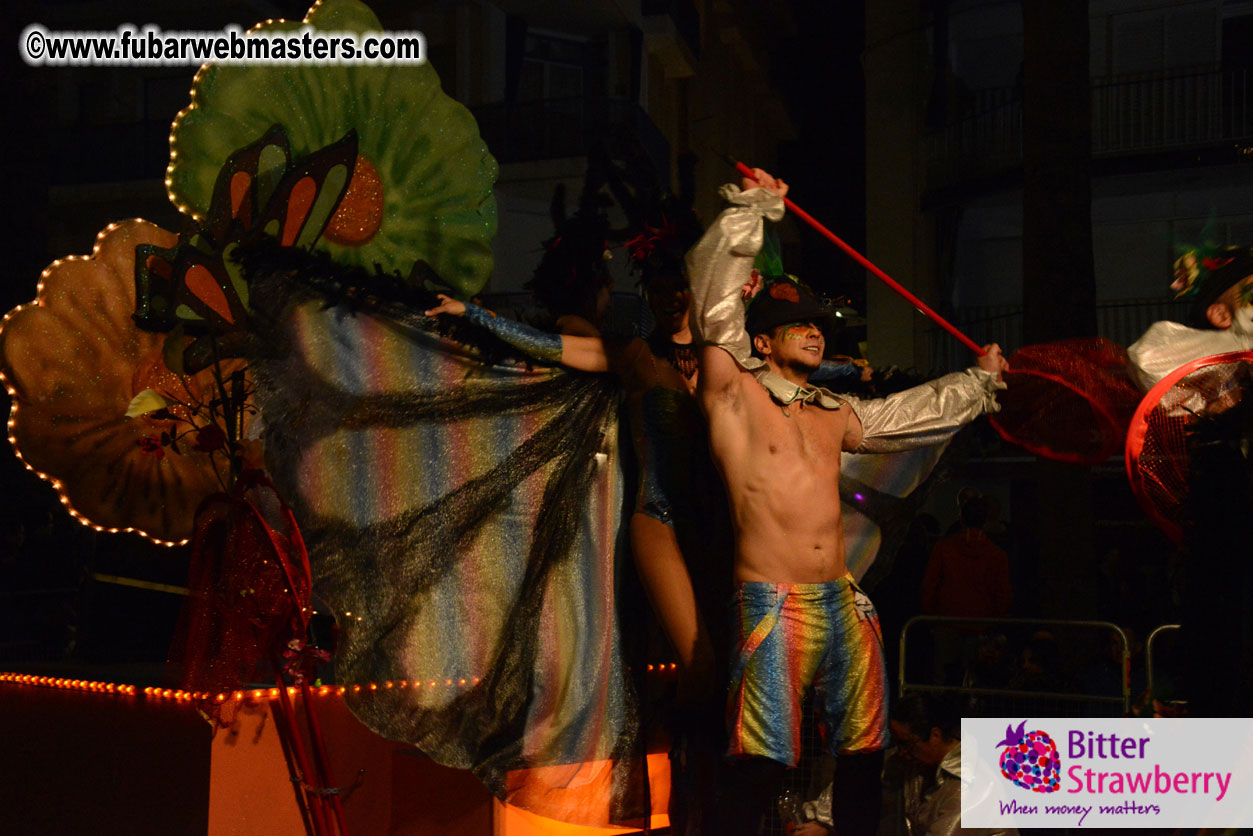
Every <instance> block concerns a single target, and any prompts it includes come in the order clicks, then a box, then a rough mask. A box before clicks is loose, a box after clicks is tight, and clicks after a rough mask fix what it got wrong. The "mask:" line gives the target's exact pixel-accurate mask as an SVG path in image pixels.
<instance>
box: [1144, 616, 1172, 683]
mask: <svg viewBox="0 0 1253 836" xmlns="http://www.w3.org/2000/svg"><path fill="white" fill-rule="evenodd" d="M1178 629H1179V625H1178V624H1162V625H1161V626H1159V627H1155V628H1153V632H1151V633H1149V637H1148V638H1147V639H1145V641H1144V668H1145V672H1146V675H1147V677H1148V690H1149V693H1150V694H1153V695H1156V694H1157V690H1156V688H1155V687H1154V685H1155V682H1156V680H1155V679H1154V673H1155V670H1154V663H1153V648H1154V646H1155V643H1156V642H1159V641H1160V640H1161V638H1162V637H1164V636H1165V635H1166V634H1167V633H1174V632H1175V631H1177V630H1178Z"/></svg>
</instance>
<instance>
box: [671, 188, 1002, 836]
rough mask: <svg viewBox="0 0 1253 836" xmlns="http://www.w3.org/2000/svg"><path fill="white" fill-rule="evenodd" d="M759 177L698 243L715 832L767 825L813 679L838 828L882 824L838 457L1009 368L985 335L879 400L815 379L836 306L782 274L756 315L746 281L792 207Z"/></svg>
mask: <svg viewBox="0 0 1253 836" xmlns="http://www.w3.org/2000/svg"><path fill="white" fill-rule="evenodd" d="M754 175H755V177H756V182H754V181H753V180H748V179H745V180H744V182H743V187H744V189H743V190H742V191H741V190H740V189H737V188H736V187H734V186H728V187H724V188H723V191H722V194H723V196H724V197H725V198H726V199H727V200H728V201H729V202H730V203H731V204H732V205H731V206H730V207H729V208H728V209H726V210H725V211H724V212H723V213H722V214H721V215H720V216H719V217H718V219H717V220H716V221H715V222H714V224H713V225H712V226H711V227H710V229H709V231H708V232H707V233H706V234H705V237H704V238H703V239H702V240H701V242H700V243H699V244H698V245H697V246H696V247H695V248H694V249H693V250H692V251H691V252H690V253H689V254H688V272H689V275H690V277H691V280H692V294H693V326H694V330H695V332H696V334H697V337H698V339H699V340H700V342H701V343H702V347H701V370H702V374H701V378H700V383H699V389H698V397H699V399H700V402H701V405H702V408H703V409H704V410H705V412H706V415H707V416H708V420H709V427H710V428H709V432H710V442H711V448H712V452H713V457H714V462H715V464H716V465H717V467H718V469H719V471H720V472H721V474H722V477H723V481H724V483H725V484H726V487H727V494H728V497H729V499H730V503H731V514H732V521H733V525H734V530H735V558H734V575H735V580H736V582H737V583H738V587H739V588H738V591H737V593H736V596H735V599H734V601H733V607H734V608H735V612H734V616H733V617H734V618H735V620H736V622H737V623H738V627H739V635H738V636H737V637H736V643H735V649H734V651H733V652H732V656H731V664H732V676H731V683H730V689H729V695H728V702H727V720H728V734H729V737H730V745H729V747H728V754H729V755H730V756H731V757H733V758H735V763H734V765H733V767H732V768H731V769H730V770H728V772H729V776H728V780H727V782H726V784H725V786H724V791H725V794H724V806H723V813H724V814H725V816H726V818H725V823H724V826H723V827H722V829H721V830H720V832H722V833H756V832H757V828H758V825H759V823H760V819H761V814H762V812H763V810H764V809H765V807H766V806H767V805H768V803H769V799H770V797H771V795H772V791H773V789H774V787H775V785H776V779H777V778H778V777H779V773H780V772H781V771H782V769H783V768H784V767H786V766H794V765H795V764H796V763H797V760H798V758H799V749H800V719H801V718H800V703H801V693H802V691H803V689H804V688H806V687H807V686H809V685H813V686H814V687H815V689H816V691H817V693H818V700H819V706H820V709H821V713H822V718H823V724H824V726H825V729H826V734H825V737H826V746H827V750H828V752H829V753H830V754H831V755H833V756H835V755H838V756H839V761H838V765H837V767H836V777H835V784H834V787H835V789H834V807H835V809H834V816H833V818H834V821H835V824H836V829H837V831H838V832H839V833H840V834H842V836H849V834H873V833H875V831H876V829H877V825H878V818H879V802H878V798H879V795H880V784H879V773H880V768H881V766H882V758H883V749H884V747H885V746H886V744H887V719H886V718H887V705H886V702H887V681H886V671H885V669H884V661H883V648H882V638H881V634H880V632H879V626H878V619H877V616H876V615H875V611H874V607H873V605H872V604H871V603H870V600H869V599H868V598H867V597H866V596H865V594H864V593H863V592H862V591H861V590H860V589H859V588H858V587H857V585H856V583H855V582H854V581H853V579H852V577H851V576H850V575H849V573H848V571H847V568H846V565H845V553H844V538H843V532H842V526H841V518H840V497H839V491H838V483H839V468H840V453H841V451H843V450H848V451H855V452H878V451H882V452H887V451H895V450H902V449H908V448H911V447H921V446H927V445H933V444H936V443H938V442H941V441H944V440H945V439H947V438H948V437H950V436H951V435H952V434H953V433H955V432H956V431H957V430H958V429H960V428H961V427H962V426H963V425H965V424H966V423H969V422H970V421H972V420H974V419H975V418H977V417H978V416H979V415H981V414H982V413H983V412H985V411H987V410H993V409H995V408H996V406H995V404H996V401H995V392H996V391H997V390H998V389H1000V388H1003V386H1004V384H1003V383H1002V382H1001V380H1000V373H1001V371H1003V370H1004V369H1005V368H1006V364H1005V361H1004V359H1003V358H1002V357H1001V353H1000V348H999V347H998V346H996V345H990V346H988V347H987V348H986V353H985V354H984V356H982V357H980V358H979V365H978V367H976V368H971V369H969V370H967V371H965V372H959V373H956V374H951V375H947V376H945V377H942V378H939V379H938V380H934V381H931V382H930V383H927V384H924V385H922V386H918V387H915V388H913V389H909V390H906V391H904V392H899V393H897V394H894V395H892V396H890V397H888V398H884V399H879V400H870V401H861V400H858V399H856V398H851V397H847V398H840V397H837V396H835V395H834V394H832V393H831V392H829V391H828V390H825V389H820V388H815V387H812V386H810V385H809V383H808V381H809V376H810V374H811V372H812V371H813V370H814V369H816V368H817V367H818V365H819V363H820V361H821V358H822V353H823V347H824V341H823V336H822V331H821V330H820V329H819V328H818V325H817V323H818V322H820V321H822V320H823V319H825V318H826V316H827V312H826V311H825V310H824V309H823V308H822V306H821V305H820V304H819V303H818V301H817V299H816V298H815V297H814V296H813V294H812V293H811V292H810V291H809V290H808V289H807V288H805V287H804V286H802V285H800V284H799V283H797V282H794V281H792V280H790V279H789V278H787V277H779V278H776V279H774V280H773V281H772V282H769V283H768V284H767V286H766V288H765V289H764V290H762V291H761V292H760V293H759V294H757V297H756V298H755V299H754V300H753V303H752V305H751V306H750V308H749V309H748V312H747V322H746V318H745V311H744V307H743V302H742V301H741V289H742V287H743V286H744V285H745V284H746V281H747V280H749V279H750V274H751V266H752V259H753V257H754V256H755V255H756V254H757V252H758V250H759V249H760V248H761V244H762V219H763V217H769V218H771V219H772V220H778V219H780V218H781V217H782V216H783V202H782V198H783V195H785V194H786V192H787V186H786V184H784V183H783V182H782V181H776V180H774V178H773V177H771V176H770V175H769V174H767V173H765V172H764V171H761V170H754ZM759 184H760V186H761V187H760V188H758V185H759ZM750 335H751V341H750ZM788 680H791V681H788Z"/></svg>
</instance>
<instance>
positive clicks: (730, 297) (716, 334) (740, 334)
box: [687, 184, 783, 371]
mask: <svg viewBox="0 0 1253 836" xmlns="http://www.w3.org/2000/svg"><path fill="white" fill-rule="evenodd" d="M719 194H721V195H722V197H723V198H724V199H725V200H726V201H727V202H728V203H730V204H731V205H730V206H728V207H727V208H726V209H724V210H723V211H722V214H721V215H719V216H718V217H717V219H715V220H714V222H713V224H712V225H710V227H709V229H708V230H706V232H705V235H704V236H703V237H702V238H701V239H700V241H699V242H697V244H696V246H695V247H693V248H692V249H691V250H689V251H688V254H687V274H688V278H689V279H690V280H691V283H692V330H693V331H694V332H695V338H696V342H698V343H706V344H712V345H717V346H720V347H722V348H724V349H726V350H727V352H728V353H729V354H730V355H731V356H732V357H734V358H735V361H736V362H737V363H739V364H740V367H741V368H743V369H746V370H748V371H754V370H756V369H759V368H761V367H762V366H764V365H765V364H764V363H763V362H762V360H761V359H760V358H757V357H753V356H752V351H751V348H750V344H749V339H748V334H747V332H745V330H744V302H743V300H741V299H740V288H742V287H743V286H744V283H745V282H747V281H748V279H749V274H750V273H752V270H753V259H754V258H755V257H756V256H757V253H758V252H759V251H760V250H761V245H762V241H763V237H764V232H763V229H762V227H763V224H762V218H769V219H770V220H772V221H777V220H779V219H780V218H782V217H783V198H781V197H779V196H778V195H776V194H774V193H773V192H768V191H766V190H765V189H749V190H748V191H740V189H739V187H738V186H733V185H729V184H728V185H726V186H723V187H722V188H721V189H720V190H719Z"/></svg>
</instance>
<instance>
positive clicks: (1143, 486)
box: [1127, 351, 1253, 544]
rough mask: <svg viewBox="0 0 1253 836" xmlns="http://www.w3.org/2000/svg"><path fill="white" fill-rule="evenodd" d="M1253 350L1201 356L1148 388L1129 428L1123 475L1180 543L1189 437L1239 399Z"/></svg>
mask: <svg viewBox="0 0 1253 836" xmlns="http://www.w3.org/2000/svg"><path fill="white" fill-rule="evenodd" d="M1251 375H1253V351H1237V352H1232V353H1230V354H1220V355H1217V356H1215V357H1203V358H1201V359H1199V360H1194V361H1192V362H1191V363H1188V364H1187V365H1184V366H1182V367H1180V368H1178V369H1176V370H1175V371H1173V372H1171V373H1170V374H1169V375H1167V376H1166V377H1165V378H1163V379H1162V380H1161V381H1159V382H1158V384H1157V385H1156V386H1154V387H1153V388H1152V389H1150V390H1149V393H1148V394H1147V395H1145V396H1144V400H1143V401H1142V402H1141V404H1140V406H1139V408H1138V409H1136V411H1135V414H1134V415H1133V416H1132V419H1131V426H1130V429H1129V430H1128V431H1127V479H1128V480H1129V481H1130V482H1131V490H1132V492H1133V493H1134V494H1135V496H1136V499H1137V500H1138V501H1139V502H1140V506H1141V507H1142V508H1143V509H1144V512H1145V513H1146V514H1148V516H1149V518H1150V519H1152V520H1153V522H1154V523H1156V524H1157V525H1158V527H1160V528H1161V529H1162V531H1164V532H1166V534H1167V535H1168V536H1169V537H1170V538H1171V539H1172V540H1174V541H1175V543H1176V544H1178V543H1179V542H1180V541H1181V540H1182V535H1183V525H1182V520H1181V513H1180V512H1181V509H1182V507H1183V504H1184V502H1185V500H1187V498H1188V470H1189V465H1190V458H1189V455H1188V435H1189V433H1190V432H1191V431H1192V430H1193V429H1194V428H1195V427H1196V426H1197V424H1198V423H1199V422H1200V421H1203V420H1205V419H1206V418H1207V417H1212V416H1214V415H1217V414H1219V413H1222V412H1225V411H1226V410H1228V409H1230V408H1232V407H1233V406H1235V405H1236V404H1237V403H1239V402H1240V401H1241V399H1242V398H1243V397H1244V393H1245V391H1246V390H1247V389H1248V388H1249V385H1250V376H1251Z"/></svg>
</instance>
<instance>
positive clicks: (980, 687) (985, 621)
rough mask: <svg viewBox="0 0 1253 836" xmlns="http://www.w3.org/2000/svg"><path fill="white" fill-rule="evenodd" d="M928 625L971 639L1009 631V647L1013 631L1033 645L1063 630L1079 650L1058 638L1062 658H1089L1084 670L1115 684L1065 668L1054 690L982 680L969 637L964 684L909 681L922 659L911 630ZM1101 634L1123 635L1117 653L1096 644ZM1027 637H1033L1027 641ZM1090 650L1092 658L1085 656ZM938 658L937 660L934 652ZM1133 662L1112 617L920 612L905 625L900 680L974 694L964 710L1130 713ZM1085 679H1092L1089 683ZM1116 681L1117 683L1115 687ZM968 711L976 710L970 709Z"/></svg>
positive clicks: (905, 688) (910, 686)
mask: <svg viewBox="0 0 1253 836" xmlns="http://www.w3.org/2000/svg"><path fill="white" fill-rule="evenodd" d="M923 625H929V626H930V627H931V632H932V636H933V638H934V636H935V635H936V630H935V628H936V627H939V628H941V630H940V633H947V635H949V636H954V635H956V636H967V637H969V639H970V640H975V641H977V637H979V636H981V635H982V636H984V637H986V636H988V635H989V634H991V635H999V636H1004V637H1005V644H1006V646H1007V647H1008V646H1009V643H1010V639H1009V637H1010V636H1015V637H1018V638H1019V639H1020V641H1019V646H1020V647H1027V646H1029V645H1030V643H1031V642H1032V641H1036V642H1040V641H1042V640H1041V639H1039V638H1038V634H1039V633H1040V632H1041V631H1045V632H1047V633H1048V634H1049V635H1050V637H1051V638H1052V639H1053V640H1056V637H1057V636H1059V635H1065V636H1068V637H1069V638H1070V639H1071V640H1072V644H1073V650H1072V652H1071V653H1069V654H1067V653H1065V652H1063V649H1062V646H1061V645H1062V644H1063V643H1062V642H1057V645H1056V650H1057V654H1058V660H1059V661H1061V662H1063V663H1069V664H1071V665H1073V664H1075V663H1076V662H1078V663H1081V664H1083V663H1086V664H1087V665H1088V667H1087V668H1085V669H1083V672H1084V673H1085V674H1094V675H1095V676H1094V677H1092V678H1098V679H1099V678H1101V677H1108V684H1109V685H1110V686H1111V687H1109V688H1108V689H1106V688H1100V689H1099V690H1096V689H1095V688H1092V687H1091V685H1090V681H1091V678H1089V677H1084V676H1081V677H1077V678H1072V677H1069V676H1067V675H1066V673H1064V672H1061V671H1055V672H1054V674H1055V676H1056V679H1055V682H1057V683H1058V684H1059V685H1060V687H1058V688H1056V689H1053V690H1030V689H1026V688H1022V687H1014V686H1013V683H1012V682H1005V683H1001V682H997V681H995V680H993V684H987V681H986V680H984V682H983V683H981V681H980V679H979V677H978V675H977V674H976V675H972V671H971V670H970V666H969V661H970V660H969V658H968V656H967V651H968V649H969V647H968V646H969V644H970V641H969V640H967V641H966V642H965V644H966V645H967V646H966V647H963V656H962V659H961V673H962V681H961V683H960V684H955V683H946V682H934V681H933V682H926V681H913V682H911V681H910V680H909V675H910V673H911V672H912V673H914V674H917V671H918V666H917V662H916V661H915V660H916V658H917V650H916V648H915V646H916V645H917V644H918V642H919V640H918V639H914V640H913V642H912V643H911V635H910V633H911V629H914V631H915V632H918V630H917V629H916V628H919V627H921V626H923ZM1098 633H1105V634H1107V636H1108V637H1109V638H1110V639H1113V638H1116V639H1117V641H1118V644H1119V647H1118V648H1117V658H1115V657H1114V656H1113V652H1114V650H1115V648H1114V646H1113V645H1112V644H1106V645H1104V648H1105V653H1104V655H1102V651H1101V648H1102V645H1097V644H1094V643H1093V641H1094V640H1095V639H1096V638H1097V634H1098ZM1022 637H1031V638H1028V639H1027V640H1026V641H1021V639H1022ZM1107 641H1108V639H1107ZM911 651H912V652H914V653H915V656H913V657H911V655H910V654H911ZM933 653H934V650H933ZM1085 653H1086V658H1083V657H1084V654H1085ZM932 661H933V662H934V657H933V659H932ZM1130 661H1131V649H1130V644H1129V642H1128V639H1127V634H1126V633H1125V632H1124V631H1123V630H1122V628H1120V627H1119V626H1118V625H1117V624H1114V623H1112V622H1109V621H1065V620H1048V619H1025V618H951V617H945V616H926V615H920V616H915V617H914V618H911V619H910V620H909V621H907V622H906V623H905V626H904V627H903V628H902V629H901V638H900V657H899V664H898V683H899V688H900V693H901V694H906V693H910V692H920V691H921V692H929V693H947V694H955V695H961V696H963V697H969V698H971V699H970V703H969V704H968V705H967V706H966V707H965V708H964V709H963V713H966V712H968V711H971V710H974V711H977V712H978V713H979V714H983V715H985V716H991V717H997V716H1008V715H1010V714H1012V715H1015V716H1017V715H1018V714H1023V713H1024V712H1026V713H1029V714H1034V715H1035V716H1040V717H1046V716H1062V717H1065V716H1077V717H1082V716H1092V715H1098V714H1100V715H1104V714H1110V715H1113V714H1121V715H1127V714H1130V712H1131V698H1132V694H1131V679H1130ZM1102 662H1103V663H1104V664H1105V667H1102V666H1101V663H1102ZM1115 665H1116V670H1114V671H1113V676H1109V674H1110V673H1111V670H1110V669H1111V668H1114V666H1115ZM1020 668H1021V665H1020ZM1085 679H1088V680H1089V681H1087V682H1085V681H1084V680H1085ZM1101 684H1106V683H1101ZM1085 685H1086V686H1088V687H1089V690H1087V691H1085V690H1084V687H1085ZM1115 685H1116V687H1114V686H1115ZM1094 691H1095V692H1094ZM1115 691H1116V693H1115ZM967 716H970V715H969V714H967Z"/></svg>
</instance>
